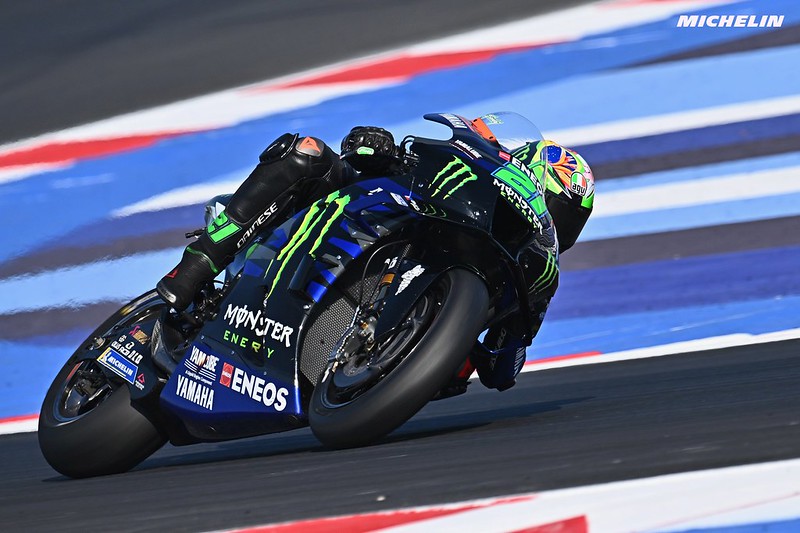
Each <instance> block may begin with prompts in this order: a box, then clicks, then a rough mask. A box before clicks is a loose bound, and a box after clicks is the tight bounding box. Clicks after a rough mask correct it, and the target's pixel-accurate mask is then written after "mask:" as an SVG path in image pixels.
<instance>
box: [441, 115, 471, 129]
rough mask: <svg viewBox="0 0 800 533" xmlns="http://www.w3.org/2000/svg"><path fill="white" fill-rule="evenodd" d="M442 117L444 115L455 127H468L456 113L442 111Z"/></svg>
mask: <svg viewBox="0 0 800 533" xmlns="http://www.w3.org/2000/svg"><path fill="white" fill-rule="evenodd" d="M442 117H444V119H445V120H446V121H447V122H449V123H450V125H451V126H453V127H454V128H459V129H467V125H466V124H465V123H464V121H463V120H461V118H460V117H458V116H456V115H453V114H451V113H442Z"/></svg>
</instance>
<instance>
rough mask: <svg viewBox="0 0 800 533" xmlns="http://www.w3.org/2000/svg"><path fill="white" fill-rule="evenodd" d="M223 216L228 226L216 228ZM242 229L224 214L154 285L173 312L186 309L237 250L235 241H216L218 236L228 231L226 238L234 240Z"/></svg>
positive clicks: (187, 248)
mask: <svg viewBox="0 0 800 533" xmlns="http://www.w3.org/2000/svg"><path fill="white" fill-rule="evenodd" d="M222 217H225V220H226V221H227V224H226V225H222V227H219V226H218V225H217V224H219V223H221V222H222V221H221V220H220V218H222ZM225 228H228V229H227V230H226V229H225ZM241 229H242V225H241V224H237V223H236V222H235V221H234V220H232V219H230V218H229V217H227V216H226V215H225V213H224V212H223V213H222V214H221V215H220V216H219V217H217V219H216V220H214V222H212V223H211V224H210V225H209V226H208V228H206V230H205V231H204V232H203V234H202V235H201V236H200V238H199V239H198V240H197V241H196V242H193V243H192V244H190V245H189V246H187V247H186V249H185V250H184V251H183V257H182V258H181V261H180V263H178V265H177V266H176V267H175V268H173V269H172V270H171V271H170V273H169V274H167V275H166V276H164V277H163V278H161V281H159V282H158V283H157V284H156V291H157V292H158V294H159V296H161V298H162V299H163V300H164V301H165V302H167V303H168V304H169V305H170V306H171V307H172V308H173V309H175V310H176V311H183V310H185V309H186V308H187V307H189V304H191V303H192V301H193V300H194V297H195V295H196V294H197V292H198V291H199V290H200V288H201V287H202V286H203V285H204V284H206V283H208V282H209V281H211V280H213V279H214V278H215V277H216V276H217V274H219V272H220V271H221V270H222V269H223V268H225V266H227V264H228V263H229V262H230V260H231V259H232V258H233V256H234V255H235V253H236V252H237V251H238V246H236V242H237V240H236V239H234V238H231V239H227V241H226V240H225V239H219V236H220V235H221V234H223V232H225V231H227V232H229V233H230V234H229V235H228V237H233V236H234V235H235V234H236V233H240V232H241ZM215 237H216V238H217V239H218V240H217V241H215V240H214V239H215Z"/></svg>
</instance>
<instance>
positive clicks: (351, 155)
mask: <svg viewBox="0 0 800 533" xmlns="http://www.w3.org/2000/svg"><path fill="white" fill-rule="evenodd" d="M341 154H342V160H344V161H347V162H348V163H350V165H351V166H352V167H353V168H354V169H356V170H358V171H359V172H361V173H362V174H366V175H370V176H377V175H381V174H396V173H398V172H401V170H400V169H401V167H402V158H401V155H402V149H401V148H400V147H399V146H397V145H396V144H395V143H394V137H392V134H391V133H390V132H388V131H386V130H385V129H383V128H377V127H374V126H356V127H355V128H353V129H352V130H350V133H348V134H347V135H345V137H344V139H342V149H341Z"/></svg>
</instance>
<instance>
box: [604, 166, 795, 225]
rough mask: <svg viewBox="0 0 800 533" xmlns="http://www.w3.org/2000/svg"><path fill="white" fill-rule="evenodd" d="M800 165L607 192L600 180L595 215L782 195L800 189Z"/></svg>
mask: <svg viewBox="0 0 800 533" xmlns="http://www.w3.org/2000/svg"><path fill="white" fill-rule="evenodd" d="M797 176H800V166H794V167H785V168H778V169H769V170H762V171H760V172H758V171H756V172H748V173H742V174H732V175H728V176H719V177H716V178H705V179H704V178H703V176H702V174H698V176H697V179H696V180H690V181H681V182H675V183H665V184H663V185H651V186H647V187H636V188H631V189H626V190H618V191H614V192H609V193H603V191H602V183H599V184H598V187H597V188H598V191H597V197H598V200H597V202H596V203H595V208H594V211H593V212H592V218H594V219H597V218H603V217H612V216H617V215H628V214H631V213H643V212H646V211H655V210H660V209H672V208H677V207H690V206H698V205H705V204H714V203H720V202H728V201H736V200H745V199H752V198H761V197H766V196H779V195H782V194H789V193H796V192H800V179H798V178H797Z"/></svg>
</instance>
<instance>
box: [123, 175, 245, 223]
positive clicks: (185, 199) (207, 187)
mask: <svg viewBox="0 0 800 533" xmlns="http://www.w3.org/2000/svg"><path fill="white" fill-rule="evenodd" d="M249 170H250V169H242V170H241V171H237V172H235V173H232V174H231V175H236V176H237V177H236V178H233V179H229V178H225V179H222V180H219V181H216V180H215V181H213V182H212V183H202V184H199V185H190V186H188V187H181V188H179V189H173V190H171V191H168V192H165V193H163V194H158V195H156V196H152V197H150V198H148V199H146V200H142V201H141V202H136V203H135V204H131V205H129V206H126V207H123V208H122V209H118V210H117V211H114V213H113V214H112V216H114V217H126V216H130V215H134V214H137V213H146V212H149V211H161V210H163V209H170V208H174V207H184V206H187V205H196V204H202V203H204V202H206V201H208V200H210V199H211V198H213V197H214V196H216V195H218V194H228V193H232V192H234V191H235V190H236V188H237V187H239V185H241V183H242V182H243V181H244V179H245V178H246V177H247V173H248V171H249ZM202 217H203V213H202V211H198V212H197V220H198V224H200V223H202Z"/></svg>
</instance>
